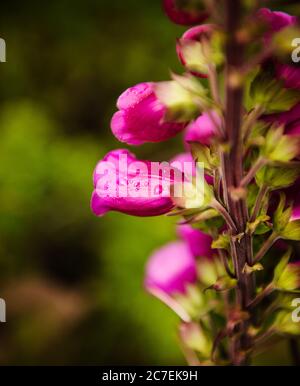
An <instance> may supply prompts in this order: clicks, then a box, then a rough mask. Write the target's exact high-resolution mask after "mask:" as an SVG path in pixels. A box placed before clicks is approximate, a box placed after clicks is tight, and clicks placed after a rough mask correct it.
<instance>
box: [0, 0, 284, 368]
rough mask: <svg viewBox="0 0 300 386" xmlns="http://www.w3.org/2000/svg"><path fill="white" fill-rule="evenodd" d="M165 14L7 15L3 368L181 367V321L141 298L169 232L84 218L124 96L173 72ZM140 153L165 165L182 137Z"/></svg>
mask: <svg viewBox="0 0 300 386" xmlns="http://www.w3.org/2000/svg"><path fill="white" fill-rule="evenodd" d="M160 3H161V2H160V0H151V1H150V0H126V1H121V0H101V1H100V0H85V1H79V0H73V1H66V0H54V1H51V2H43V3H41V2H39V1H33V0H28V1H26V2H18V1H10V2H6V3H5V4H1V12H0V37H2V38H4V39H5V41H6V45H7V62H6V63H0V171H1V174H0V184H1V188H0V207H1V215H0V297H2V298H4V299H5V300H6V303H7V323H1V324H0V364H24V365H26V364H69V365H71V364H102V365H105V364H152V365H156V364H160V365H167V364H168V365H172V364H184V363H185V362H184V359H183V356H182V354H181V351H180V349H179V346H178V344H177V343H178V342H177V336H176V324H177V318H176V317H175V316H174V315H173V314H172V312H171V311H169V310H168V309H167V308H166V307H165V306H164V305H163V304H161V303H160V302H159V301H158V300H156V299H154V298H152V297H150V296H149V295H148V294H147V293H145V291H144V290H143V273H144V265H145V262H146V260H147V257H148V256H149V254H150V253H151V251H152V250H153V249H155V248H157V247H159V246H160V245H163V244H164V243H165V242H167V241H169V240H172V239H173V238H174V237H175V231H174V224H173V222H174V221H173V220H172V219H170V218H167V217H160V218H150V219H140V218H133V217H129V216H125V215H120V214H116V213H110V214H108V215H107V216H105V217H104V218H101V219H98V218H96V217H94V216H93V215H92V213H91V212H90V208H89V200H90V194H91V191H92V172H93V168H94V166H95V164H96V162H97V161H98V159H100V158H101V157H102V156H103V155H104V154H105V153H106V152H107V151H109V150H111V149H112V148H117V147H124V145H122V144H119V143H118V142H117V141H116V140H115V139H114V137H113V136H112V134H111V132H110V127H109V122H110V118H111V115H112V114H113V112H114V111H115V102H116V99H117V97H118V95H119V94H120V93H121V92H122V91H123V90H124V89H126V88H127V87H129V86H131V85H134V84H136V83H139V82H141V81H151V80H153V81H157V80H162V79H167V78H168V77H169V70H170V69H172V70H175V71H176V70H177V71H179V70H180V67H179V64H178V63H177V58H176V53H175V39H176V37H179V36H180V35H181V33H182V31H183V29H182V28H181V27H178V26H175V25H173V24H172V23H171V22H169V21H168V19H167V18H166V17H165V16H164V14H163V12H162V10H161V4H160ZM134 151H135V152H136V154H137V155H138V156H140V157H142V158H145V159H153V160H156V159H157V160H159V159H160V160H167V159H169V158H170V157H172V156H173V155H174V154H176V152H178V151H182V149H181V145H180V139H179V138H177V139H174V140H171V141H168V142H167V143H162V144H158V145H151V144H149V145H143V146H142V147H139V148H137V149H134ZM279 361H280V363H282V357H281V358H279ZM287 361H288V358H287Z"/></svg>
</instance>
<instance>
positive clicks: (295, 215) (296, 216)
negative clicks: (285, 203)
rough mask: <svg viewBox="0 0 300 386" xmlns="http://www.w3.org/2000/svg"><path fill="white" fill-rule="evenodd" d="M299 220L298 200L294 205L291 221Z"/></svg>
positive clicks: (299, 207)
mask: <svg viewBox="0 0 300 386" xmlns="http://www.w3.org/2000/svg"><path fill="white" fill-rule="evenodd" d="M295 220H300V202H299V203H297V204H296V205H294V207H293V211H292V216H291V221H295Z"/></svg>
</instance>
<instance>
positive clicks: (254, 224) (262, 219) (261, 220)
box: [246, 214, 270, 234]
mask: <svg viewBox="0 0 300 386" xmlns="http://www.w3.org/2000/svg"><path fill="white" fill-rule="evenodd" d="M269 220H270V216H267V215H266V214H262V215H260V216H258V217H257V218H256V219H255V220H254V221H253V222H248V223H247V228H246V230H247V232H249V233H250V234H253V233H254V232H255V231H256V229H257V227H258V226H259V225H260V224H262V223H265V222H266V221H269ZM267 228H268V230H270V228H269V227H267Z"/></svg>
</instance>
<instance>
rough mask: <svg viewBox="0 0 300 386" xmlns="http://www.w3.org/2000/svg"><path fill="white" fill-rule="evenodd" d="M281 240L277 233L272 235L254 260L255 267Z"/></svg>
mask: <svg viewBox="0 0 300 386" xmlns="http://www.w3.org/2000/svg"><path fill="white" fill-rule="evenodd" d="M278 239H279V235H278V234H277V233H276V232H273V233H271V235H270V236H269V238H268V239H267V240H266V241H265V242H264V244H263V245H262V247H261V248H260V250H259V251H258V252H257V254H256V256H255V257H254V260H253V265H254V264H256V263H258V262H259V261H260V260H261V259H262V258H263V257H264V256H265V254H266V253H267V252H268V250H269V249H270V248H271V247H272V245H273V244H274V243H275V241H277V240H278Z"/></svg>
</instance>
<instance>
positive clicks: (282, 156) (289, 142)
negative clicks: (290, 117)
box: [260, 126, 299, 162]
mask: <svg viewBox="0 0 300 386" xmlns="http://www.w3.org/2000/svg"><path fill="white" fill-rule="evenodd" d="M283 131H284V128H283V126H281V127H277V128H275V127H274V126H272V127H271V128H270V129H269V131H268V132H267V135H266V137H265V143H264V145H263V146H261V149H260V152H261V156H262V157H264V158H267V159H268V160H270V161H278V162H288V161H290V160H292V159H293V158H295V157H296V156H297V155H298V153H299V139H298V138H297V137H294V136H289V135H284V134H283Z"/></svg>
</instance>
